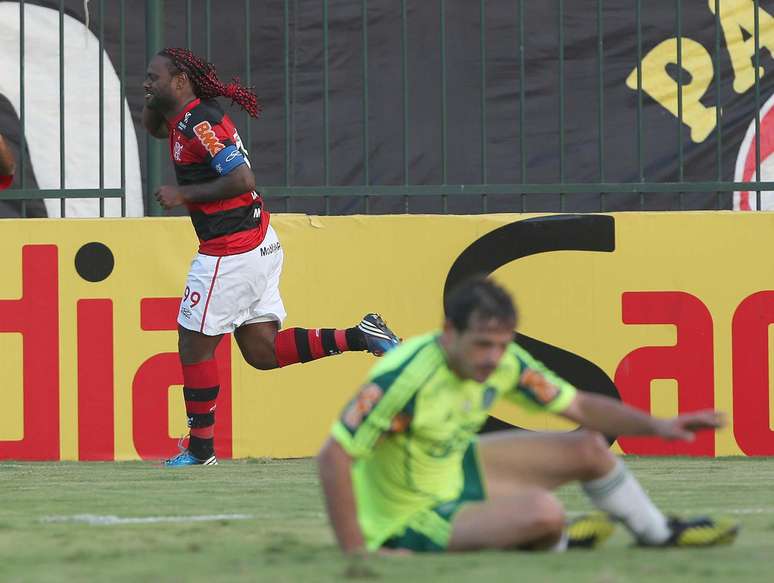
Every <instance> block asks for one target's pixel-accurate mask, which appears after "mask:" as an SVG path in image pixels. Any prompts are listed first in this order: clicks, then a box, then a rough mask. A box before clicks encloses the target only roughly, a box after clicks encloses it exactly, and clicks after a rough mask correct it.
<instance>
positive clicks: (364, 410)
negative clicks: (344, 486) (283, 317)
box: [332, 333, 575, 550]
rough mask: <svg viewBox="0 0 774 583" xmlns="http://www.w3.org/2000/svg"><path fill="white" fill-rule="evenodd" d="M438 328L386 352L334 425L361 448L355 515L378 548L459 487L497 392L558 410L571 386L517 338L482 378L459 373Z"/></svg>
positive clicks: (347, 442) (355, 450)
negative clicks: (468, 453) (449, 362)
mask: <svg viewBox="0 0 774 583" xmlns="http://www.w3.org/2000/svg"><path fill="white" fill-rule="evenodd" d="M439 336H440V335H439V334H437V333H435V334H427V335H425V336H420V337H418V338H414V339H412V340H409V341H407V342H404V343H403V344H401V345H400V346H398V347H397V348H394V349H393V350H391V351H390V352H389V353H387V355H385V356H384V357H383V358H382V359H381V360H380V361H379V363H378V364H377V365H376V366H375V367H374V368H373V369H372V371H371V373H370V374H369V377H368V382H367V383H366V384H365V385H364V386H363V387H362V389H361V390H360V392H359V394H358V395H357V396H356V397H355V398H354V399H353V400H352V401H351V402H350V403H349V404H348V405H347V407H346V408H345V409H344V412H343V413H342V415H341V418H340V419H339V420H338V421H337V422H336V423H335V424H334V426H333V429H332V435H333V438H334V439H335V440H336V441H337V442H338V443H339V444H341V446H342V447H343V448H344V449H345V450H346V451H347V452H348V453H349V454H350V455H351V456H352V457H353V458H355V459H354V462H353V466H352V482H353V487H354V491H355V497H356V500H357V512H358V521H359V523H360V527H361V529H362V530H363V534H364V536H365V540H366V544H367V546H368V548H369V549H372V550H373V549H377V548H379V547H380V546H381V544H382V543H383V542H384V541H385V540H386V539H388V538H389V537H390V536H392V535H393V534H394V533H395V532H397V531H398V530H400V528H401V527H402V525H403V524H404V523H405V521H406V520H407V519H408V518H409V517H410V516H412V515H413V514H415V513H416V512H419V511H422V510H425V509H427V508H431V507H433V506H436V505H439V504H442V503H444V502H448V501H451V500H455V499H456V498H457V497H458V496H459V494H460V492H461V490H462V484H463V475H462V458H463V455H464V454H465V451H466V449H467V448H468V446H469V445H470V444H471V442H473V441H474V440H475V438H476V432H477V431H478V430H479V429H480V428H481V426H482V425H483V424H484V422H485V421H486V419H487V416H488V414H489V411H490V410H491V409H492V407H493V405H494V404H495V402H496V401H497V399H499V398H500V397H504V398H506V399H508V400H510V401H513V402H515V403H517V404H518V405H521V406H523V407H525V408H527V409H531V410H543V411H551V412H556V413H558V412H561V411H564V410H565V409H566V408H567V407H568V406H569V404H570V402H571V401H572V399H573V397H574V395H575V388H574V387H573V386H572V385H570V384H569V383H567V382H566V381H564V380H562V379H560V378H559V377H558V376H556V375H555V374H553V373H552V372H550V371H549V370H548V369H546V367H545V366H543V365H542V364H541V363H540V362H538V361H536V360H535V359H534V358H532V356H530V354H529V353H527V351H525V350H524V349H523V348H521V347H520V346H518V345H517V344H515V343H511V344H510V345H509V347H508V349H507V350H506V352H505V354H504V356H503V358H502V360H501V361H500V363H499V365H498V367H497V369H496V370H495V372H493V373H492V375H490V377H489V378H488V379H487V380H486V381H485V382H484V383H478V382H476V381H473V380H462V379H460V378H459V377H458V376H457V375H456V374H455V373H454V372H452V371H451V370H450V369H449V367H448V366H447V363H446V355H445V353H444V351H443V349H442V348H441V345H440V344H439V342H438V340H439Z"/></svg>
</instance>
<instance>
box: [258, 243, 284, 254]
mask: <svg viewBox="0 0 774 583" xmlns="http://www.w3.org/2000/svg"><path fill="white" fill-rule="evenodd" d="M279 250H280V244H279V241H277V242H276V243H272V244H271V245H266V246H265V247H261V257H265V256H266V255H271V254H272V253H276V252H277V251H279Z"/></svg>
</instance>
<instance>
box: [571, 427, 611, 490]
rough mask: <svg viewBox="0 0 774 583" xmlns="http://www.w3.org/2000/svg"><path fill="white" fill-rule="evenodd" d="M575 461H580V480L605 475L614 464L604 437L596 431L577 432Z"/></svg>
mask: <svg viewBox="0 0 774 583" xmlns="http://www.w3.org/2000/svg"><path fill="white" fill-rule="evenodd" d="M576 449H577V451H576V454H577V456H578V457H577V459H579V460H581V463H582V466H583V474H584V475H583V476H581V479H594V478H596V477H599V476H600V475H604V474H606V473H607V472H608V471H609V470H610V469H611V468H612V466H613V464H614V463H615V456H614V455H613V453H612V452H611V451H610V446H609V445H608V443H607V440H606V439H605V436H604V435H602V434H601V433H599V432H597V431H587V430H581V431H579V432H578V441H577V446H576Z"/></svg>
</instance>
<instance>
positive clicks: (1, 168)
mask: <svg viewBox="0 0 774 583" xmlns="http://www.w3.org/2000/svg"><path fill="white" fill-rule="evenodd" d="M15 170H16V163H15V162H14V159H13V154H12V153H11V149H10V148H9V147H8V144H6V143H5V139H4V138H3V134H0V190H5V189H6V188H8V187H9V186H11V184H12V183H13V175H14V172H15Z"/></svg>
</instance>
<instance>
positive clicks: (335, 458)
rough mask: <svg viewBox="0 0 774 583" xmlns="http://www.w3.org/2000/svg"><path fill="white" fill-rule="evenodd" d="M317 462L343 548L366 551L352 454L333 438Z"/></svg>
mask: <svg viewBox="0 0 774 583" xmlns="http://www.w3.org/2000/svg"><path fill="white" fill-rule="evenodd" d="M317 463H318V468H319V473H320V483H321V484H322V490H323V496H324V497H325V507H326V509H327V511H328V518H329V519H330V521H331V526H332V527H333V532H334V534H335V535H336V540H337V541H338V543H339V547H340V548H341V550H342V551H344V552H345V553H358V552H363V551H364V550H365V542H364V540H363V532H362V531H361V530H360V525H359V524H358V522H357V508H356V506H355V493H354V490H353V488H352V473H351V471H352V457H351V456H350V455H349V454H348V453H347V452H346V451H345V450H344V448H343V447H342V446H341V444H339V442H338V441H336V440H335V439H333V438H332V437H329V438H328V441H326V442H325V444H324V445H323V447H322V449H321V450H320V453H319V454H318V455H317Z"/></svg>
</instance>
